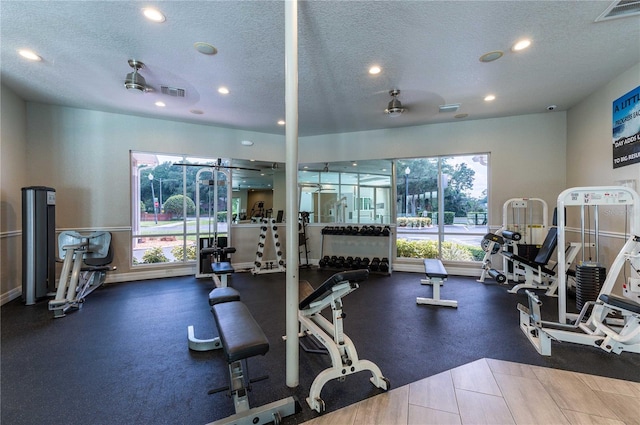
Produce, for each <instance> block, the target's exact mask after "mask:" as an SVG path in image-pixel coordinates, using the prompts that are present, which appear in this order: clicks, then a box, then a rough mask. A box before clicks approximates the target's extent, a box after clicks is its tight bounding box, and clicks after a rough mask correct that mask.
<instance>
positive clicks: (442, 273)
mask: <svg viewBox="0 0 640 425" xmlns="http://www.w3.org/2000/svg"><path fill="white" fill-rule="evenodd" d="M424 272H425V274H426V275H427V278H426V279H420V283H421V284H422V285H432V286H433V298H423V297H418V298H416V304H427V305H441V306H444V307H454V308H457V307H458V301H455V300H441V299H440V286H442V285H444V282H445V281H446V280H447V278H448V277H449V275H448V274H447V271H446V270H445V268H444V266H443V265H442V261H440V260H439V259H437V258H427V259H425V260H424Z"/></svg>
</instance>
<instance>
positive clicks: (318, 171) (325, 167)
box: [304, 162, 329, 173]
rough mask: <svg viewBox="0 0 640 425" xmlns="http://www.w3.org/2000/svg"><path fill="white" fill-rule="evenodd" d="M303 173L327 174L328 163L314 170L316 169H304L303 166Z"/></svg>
mask: <svg viewBox="0 0 640 425" xmlns="http://www.w3.org/2000/svg"><path fill="white" fill-rule="evenodd" d="M309 165H316V164H309ZM304 171H309V172H312V173H328V172H329V163H328V162H325V163H324V167H322V168H316V169H313V168H306V166H305V168H304Z"/></svg>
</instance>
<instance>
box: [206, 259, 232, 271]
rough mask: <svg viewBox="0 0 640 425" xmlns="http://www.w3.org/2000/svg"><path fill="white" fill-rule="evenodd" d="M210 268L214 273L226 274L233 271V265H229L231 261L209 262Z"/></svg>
mask: <svg viewBox="0 0 640 425" xmlns="http://www.w3.org/2000/svg"><path fill="white" fill-rule="evenodd" d="M211 270H213V272H214V273H215V274H228V273H234V272H235V270H234V269H233V266H231V263H230V262H228V261H222V262H217V263H211Z"/></svg>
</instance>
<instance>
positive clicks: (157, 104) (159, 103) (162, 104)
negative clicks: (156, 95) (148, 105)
mask: <svg viewBox="0 0 640 425" xmlns="http://www.w3.org/2000/svg"><path fill="white" fill-rule="evenodd" d="M156 106H159V107H161V108H164V107H165V106H167V105H166V104H165V103H164V102H161V101H157V102H156Z"/></svg>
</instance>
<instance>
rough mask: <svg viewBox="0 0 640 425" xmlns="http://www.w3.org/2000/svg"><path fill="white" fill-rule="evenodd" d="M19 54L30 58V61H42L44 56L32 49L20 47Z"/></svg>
mask: <svg viewBox="0 0 640 425" xmlns="http://www.w3.org/2000/svg"><path fill="white" fill-rule="evenodd" d="M18 54H19V55H20V56H22V57H23V58H25V59H29V60H30V61H41V60H42V58H41V57H40V56H38V55H37V54H36V53H34V52H33V51H32V50H28V49H20V50H18Z"/></svg>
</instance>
